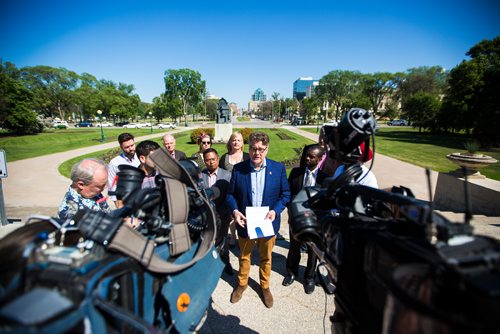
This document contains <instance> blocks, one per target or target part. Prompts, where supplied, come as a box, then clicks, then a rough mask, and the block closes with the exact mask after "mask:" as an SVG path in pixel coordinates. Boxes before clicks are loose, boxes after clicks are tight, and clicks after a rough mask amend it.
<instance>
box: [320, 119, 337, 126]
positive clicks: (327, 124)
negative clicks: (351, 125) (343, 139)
mask: <svg viewBox="0 0 500 334" xmlns="http://www.w3.org/2000/svg"><path fill="white" fill-rule="evenodd" d="M325 125H326V126H337V125H339V123H338V122H337V121H333V120H331V121H328V122H326V123H324V124H323V126H325Z"/></svg>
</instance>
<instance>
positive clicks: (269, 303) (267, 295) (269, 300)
mask: <svg viewBox="0 0 500 334" xmlns="http://www.w3.org/2000/svg"><path fill="white" fill-rule="evenodd" d="M262 297H264V305H266V307H267V308H271V307H273V302H274V300H273V295H272V294H271V290H270V289H269V288H267V289H262Z"/></svg>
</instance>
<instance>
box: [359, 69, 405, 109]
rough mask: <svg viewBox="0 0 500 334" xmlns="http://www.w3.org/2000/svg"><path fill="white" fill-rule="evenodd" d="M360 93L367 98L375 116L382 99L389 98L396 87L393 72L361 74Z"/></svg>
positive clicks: (382, 101)
mask: <svg viewBox="0 0 500 334" xmlns="http://www.w3.org/2000/svg"><path fill="white" fill-rule="evenodd" d="M361 87H362V95H364V96H366V98H368V100H369V104H370V107H369V109H371V110H372V111H373V114H374V115H375V116H378V113H379V110H380V108H381V107H382V106H383V103H384V101H386V100H387V99H389V98H391V97H392V96H393V95H394V92H395V90H396V89H397V81H396V80H395V77H394V75H393V74H391V73H388V72H381V73H374V74H363V75H362V78H361Z"/></svg>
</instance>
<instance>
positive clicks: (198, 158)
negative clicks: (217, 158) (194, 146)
mask: <svg viewBox="0 0 500 334" xmlns="http://www.w3.org/2000/svg"><path fill="white" fill-rule="evenodd" d="M198 145H199V146H200V149H199V150H198V152H196V153H195V154H193V155H192V156H191V160H193V161H194V162H196V163H197V164H198V166H199V167H200V170H203V169H204V168H205V167H206V166H205V161H204V160H203V152H205V150H206V149H207V148H211V147H212V137H210V135H208V134H206V133H202V134H201V135H200V137H199V138H198Z"/></svg>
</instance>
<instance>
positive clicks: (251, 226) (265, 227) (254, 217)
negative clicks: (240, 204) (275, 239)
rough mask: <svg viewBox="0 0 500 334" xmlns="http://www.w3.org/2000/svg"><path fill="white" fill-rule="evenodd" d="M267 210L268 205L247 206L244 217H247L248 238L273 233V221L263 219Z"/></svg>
mask: <svg viewBox="0 0 500 334" xmlns="http://www.w3.org/2000/svg"><path fill="white" fill-rule="evenodd" d="M268 212H269V207H268V206H258V207H257V206H248V207H247V208H246V212H245V217H247V232H248V237H249V238H250V239H257V238H263V237H270V236H273V235H274V228H273V222H272V221H271V220H269V219H265V218H266V215H267V213H268Z"/></svg>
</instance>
